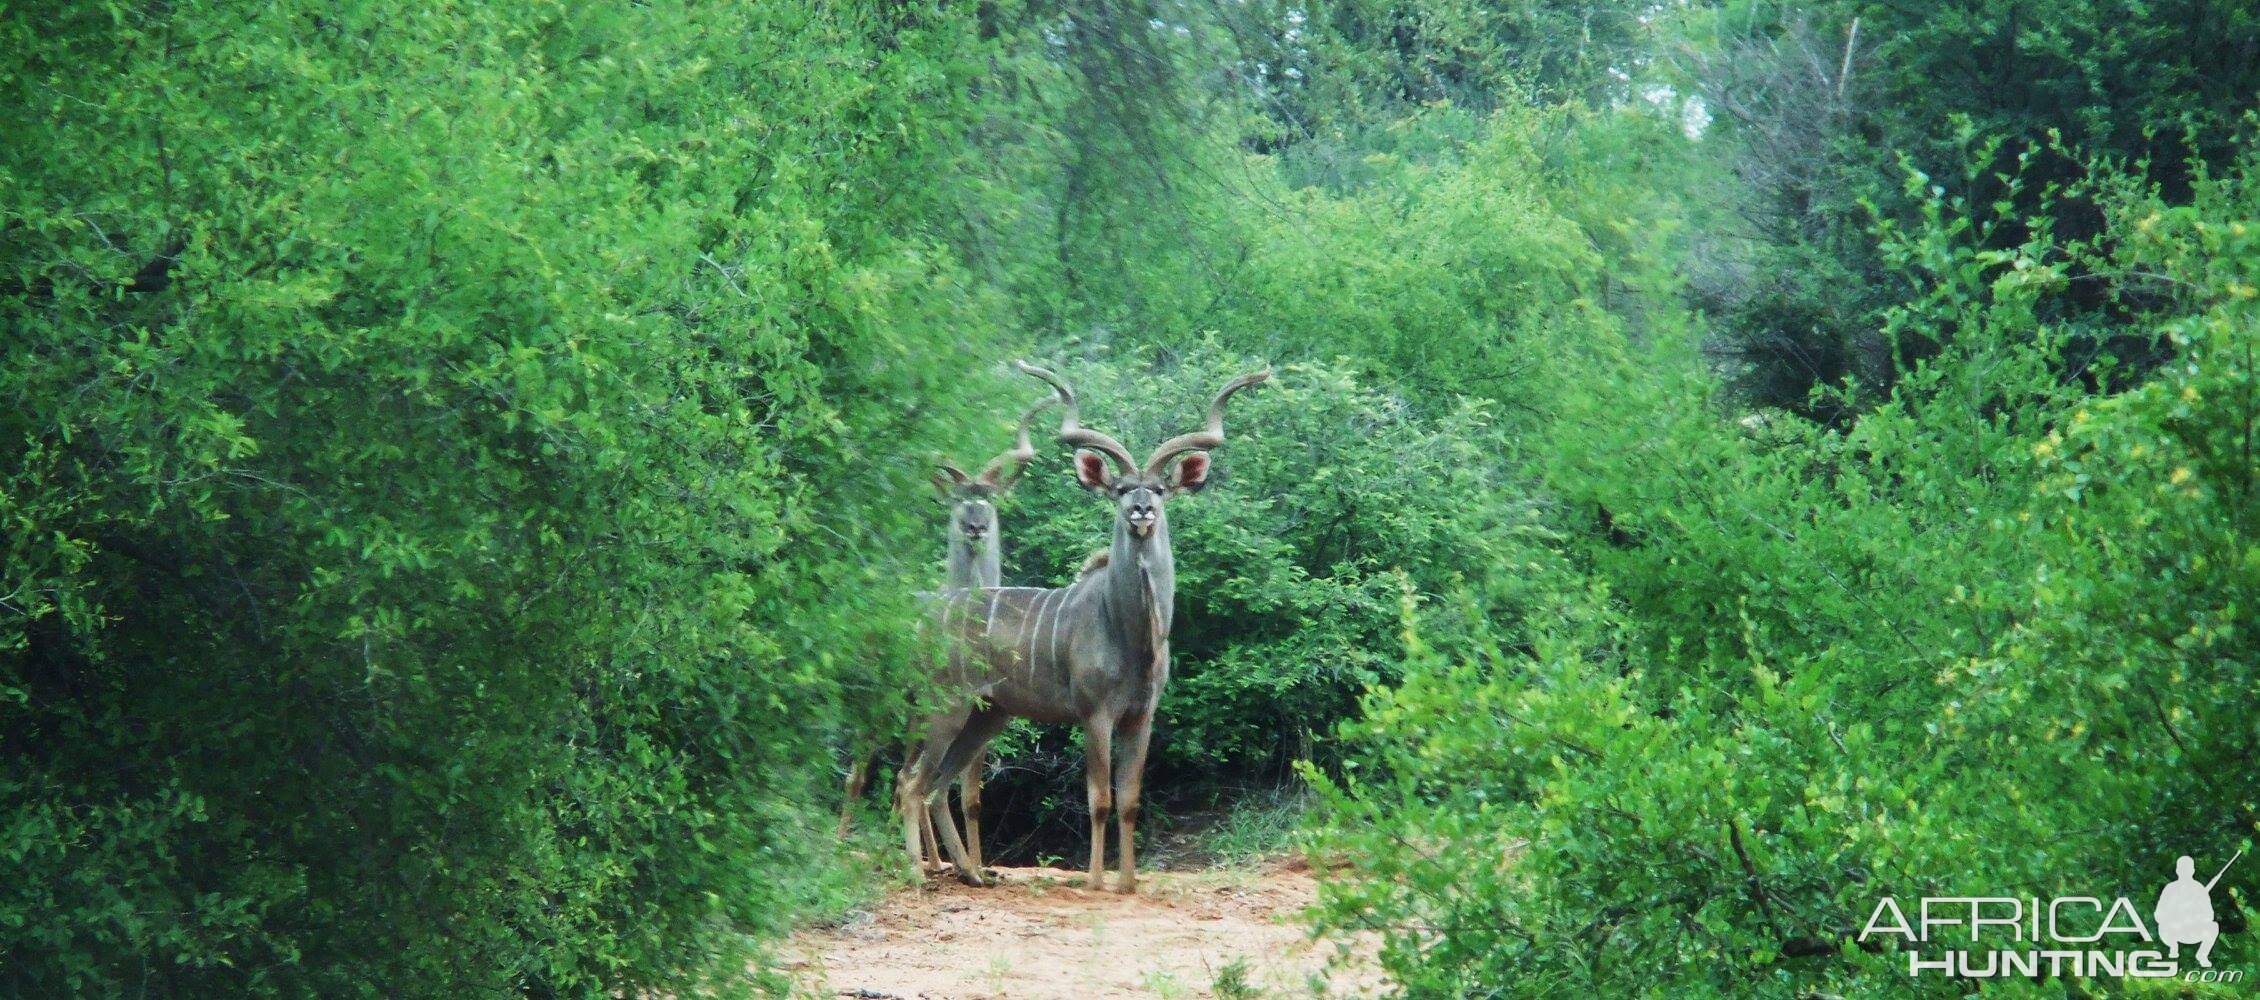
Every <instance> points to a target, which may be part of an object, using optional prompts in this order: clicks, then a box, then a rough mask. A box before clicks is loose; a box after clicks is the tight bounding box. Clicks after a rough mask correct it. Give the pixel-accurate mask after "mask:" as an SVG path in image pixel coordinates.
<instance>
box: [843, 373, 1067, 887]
mask: <svg viewBox="0 0 2260 1000" xmlns="http://www.w3.org/2000/svg"><path fill="white" fill-rule="evenodd" d="M1052 405H1053V400H1051V399H1049V398H1046V399H1044V400H1043V401H1041V402H1038V403H1037V404H1036V405H1034V406H1031V407H1029V408H1028V410H1027V412H1025V413H1022V414H1021V415H1020V424H1019V426H1018V428H1017V429H1016V430H1015V432H1014V438H1013V445H1012V448H1011V450H1009V451H1006V452H1003V453H1002V454H999V455H998V456H997V457H995V458H992V459H990V460H989V464H988V465H986V466H983V467H982V469H981V471H980V472H979V473H978V474H975V475H971V476H968V475H966V474H965V470H963V469H960V468H958V467H957V466H956V465H954V464H952V463H949V462H941V463H938V464H936V466H935V469H934V477H933V482H934V491H935V493H936V494H937V495H938V496H939V497H940V498H941V501H942V503H943V504H945V505H946V506H948V508H949V549H948V552H949V556H948V561H947V562H946V563H945V564H944V571H943V574H942V591H941V593H940V594H939V595H936V596H937V599H943V600H946V599H947V597H948V595H949V593H950V592H952V591H957V590H964V589H966V588H969V587H994V586H996V585H997V584H998V583H999V582H1001V580H1002V570H1001V568H1000V567H1001V564H1002V562H1003V545H1004V539H1003V530H1002V527H1001V525H1000V524H999V523H998V519H997V502H998V501H1000V500H1002V499H1004V496H1005V494H1007V493H1010V492H1012V487H1013V485H1014V484H1016V483H1018V482H1019V481H1020V476H1021V474H1022V473H1024V472H1026V471H1027V470H1028V463H1029V462H1030V461H1032V460H1033V459H1035V457H1036V446H1035V445H1034V444H1033V443H1031V442H1030V441H1029V440H1028V428H1029V425H1030V423H1031V422H1032V421H1034V420H1035V419H1036V415H1037V414H1039V413H1042V412H1043V411H1045V410H1047V409H1050V408H1051V407H1052ZM917 747H918V742H917V740H916V739H906V740H904V741H903V752H904V754H906V755H909V754H914V753H915V752H916V750H917ZM876 754H877V748H876V747H862V748H858V749H857V750H856V752H855V755H854V759H853V760H851V761H850V762H849V766H848V776H847V789H846V795H845V796H844V797H843V798H842V800H841V803H840V827H839V836H841V837H846V836H847V832H848V820H849V818H850V817H851V816H852V815H853V814H854V812H855V805H856V803H857V802H860V801H862V799H863V788H864V785H865V784H866V783H867V782H868V781H869V779H870V775H871V764H872V758H873V757H874V756H876ZM985 757H986V755H985V754H976V755H974V756H973V757H972V758H971V759H970V760H968V761H967V762H966V764H965V767H964V769H963V771H962V772H961V773H960V774H959V783H958V788H959V802H960V804H961V805H962V806H963V807H964V811H965V843H966V846H967V849H968V851H969V853H970V854H971V856H972V857H971V860H972V863H973V865H974V867H975V868H979V867H980V865H981V771H982V769H983V765H984V763H985ZM909 765H910V762H909V761H905V763H904V766H905V769H906V770H907V769H908V767H909ZM942 812H943V814H944V816H945V817H946V816H947V814H948V810H947V809H944V810H942ZM933 834H934V831H933V830H932V828H931V826H929V827H928V828H927V829H926V830H925V831H924V836H925V850H924V851H923V852H922V853H923V854H924V856H926V857H929V858H932V859H933V860H934V861H935V862H936V863H937V864H938V863H939V861H940V854H941V852H940V848H939V846H938V842H937V841H936V840H935V838H934V835H933Z"/></svg>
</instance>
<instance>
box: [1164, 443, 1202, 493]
mask: <svg viewBox="0 0 2260 1000" xmlns="http://www.w3.org/2000/svg"><path fill="white" fill-rule="evenodd" d="M1208 468H1209V461H1208V452H1205V451H1195V452H1188V453H1187V454H1186V455H1185V457H1184V458H1180V459H1178V460H1177V468H1176V469H1175V470H1173V471H1171V472H1170V474H1169V492H1171V493H1199V492H1200V491H1201V489H1202V488H1203V487H1206V486H1207V485H1208Z"/></svg>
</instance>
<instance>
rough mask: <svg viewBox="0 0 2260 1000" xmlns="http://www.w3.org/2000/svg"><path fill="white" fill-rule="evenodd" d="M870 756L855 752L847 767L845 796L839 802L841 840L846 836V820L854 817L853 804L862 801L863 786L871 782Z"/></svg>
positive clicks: (862, 752)
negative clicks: (853, 758)
mask: <svg viewBox="0 0 2260 1000" xmlns="http://www.w3.org/2000/svg"><path fill="white" fill-rule="evenodd" d="M872 756H873V754H872V753H869V752H865V751H863V750H856V751H855V760H854V761H853V762H852V763H850V764H849V765H848V774H847V796H846V797H845V798H843V799H841V800H840V830H839V837H840V838H841V839H843V840H844V839H846V838H847V835H848V818H849V817H851V816H853V815H855V804H856V803H858V802H861V801H863V786H864V785H865V784H866V783H867V782H869V781H870V780H871V758H872Z"/></svg>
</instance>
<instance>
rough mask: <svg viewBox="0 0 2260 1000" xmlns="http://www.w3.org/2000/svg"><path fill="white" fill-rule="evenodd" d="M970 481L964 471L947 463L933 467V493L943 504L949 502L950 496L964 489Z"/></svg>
mask: <svg viewBox="0 0 2260 1000" xmlns="http://www.w3.org/2000/svg"><path fill="white" fill-rule="evenodd" d="M972 481H973V478H972V477H970V476H967V475H966V474H965V471H964V470H962V469H959V468H958V467H957V466H954V465H951V464H949V463H948V462H943V463H941V464H939V465H936V466H934V492H935V493H938V494H940V495H941V497H942V502H944V503H948V502H949V501H950V499H951V494H953V493H954V492H956V491H957V490H960V489H963V488H965V486H966V484H968V483H971V482H972Z"/></svg>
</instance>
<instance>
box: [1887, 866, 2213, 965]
mask: <svg viewBox="0 0 2260 1000" xmlns="http://www.w3.org/2000/svg"><path fill="white" fill-rule="evenodd" d="M2243 856H2244V852H2243V851H2242V850H2239V851H2237V852H2236V853H2235V854H2233V855H2231V856H2230V857H2229V860H2228V863H2227V864H2224V865H2222V866H2221V868H2220V870H2219V871H2216V872H2214V873H2213V877H2212V879H2210V880H2208V881H2205V882H2199V881H2198V880H2197V859H2195V858H2191V857H2186V856H2184V857H2180V858H2176V859H2175V860H2174V880H2173V881H2171V882H2168V883H2166V885H2165V887H2164V888H2162V889H2160V890H2158V903H2157V905H2156V906H2153V907H2152V908H2151V910H2150V918H2151V921H2152V923H2151V924H2148V925H2145V924H2144V923H2143V921H2142V911H2141V909H2140V908H2138V907H2137V906H2136V905H2135V903H2134V902H2133V901H2132V900H2129V899H2127V898H2126V897H2125V896H2117V897H2102V896H2058V897H2055V898H2053V899H2048V900H2042V899H2039V898H2037V897H2032V898H2018V897H2015V896H1925V897H1923V898H1922V899H1921V900H1919V901H1918V903H1917V904H1913V905H1910V906H1909V907H1906V908H1902V907H1901V906H1900V903H1899V900H1897V899H1895V898H1893V897H1890V896H1885V897H1883V898H1882V899H1880V900H1878V901H1877V902H1876V906H1875V911H1874V912H1873V913H1870V914H1869V915H1868V924H1867V926H1866V927H1864V928H1862V929H1861V931H1860V937H1859V939H1860V940H1861V941H1866V940H1867V939H1868V938H1869V937H1871V936H1874V935H1879V934H1880V935H1883V936H1886V937H1898V938H1900V939H1902V940H1901V945H1900V948H1901V950H1902V951H1903V952H1904V953H1905V954H1906V956H1907V974H1908V975H1910V976H1921V975H1923V974H1925V973H1931V974H1937V975H1945V976H1953V977H1958V978H1965V979H1993V978H2011V977H2016V978H2026V979H2037V978H2044V977H2045V978H2057V977H2070V976H2083V977H2085V976H2098V977H2101V976H2112V977H2116V976H2126V977H2132V978H2137V979H2171V978H2176V977H2178V978H2180V979H2182V980H2184V981H2185V982H2193V983H2234V982H2240V981H2242V980H2243V979H2244V973H2243V972H2242V971H2239V970H2233V969H2232V970H2226V971H2222V970H2215V969H2214V968H2213V945H2214V944H2215V943H2216V942H2217V941H2218V940H2219V938H2220V936H2221V924H2220V922H2219V921H2218V920H2216V919H2214V916H2213V887H2214V886H2216V885H2219V884H2220V882H2221V877H2222V876H2224V875H2226V874H2228V871H2229V867H2230V866H2231V865H2234V864H2236V862H2237V859H2239V858H2242V857H2243ZM1910 915H1912V917H1913V919H1909V917H1910ZM2183 945H2196V946H2197V954H2196V955H2195V956H2194V957H2195V958H2196V960H2197V967H2195V968H2191V969H2188V970H2186V971H2185V970H2184V969H2183V968H2182V965H2181V949H2182V946H2183Z"/></svg>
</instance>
